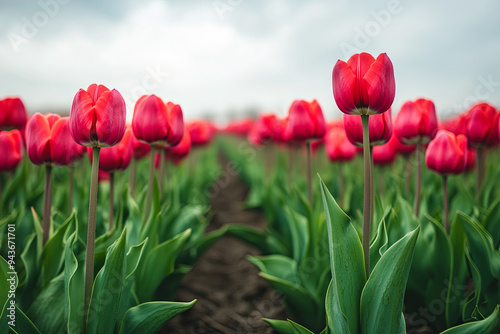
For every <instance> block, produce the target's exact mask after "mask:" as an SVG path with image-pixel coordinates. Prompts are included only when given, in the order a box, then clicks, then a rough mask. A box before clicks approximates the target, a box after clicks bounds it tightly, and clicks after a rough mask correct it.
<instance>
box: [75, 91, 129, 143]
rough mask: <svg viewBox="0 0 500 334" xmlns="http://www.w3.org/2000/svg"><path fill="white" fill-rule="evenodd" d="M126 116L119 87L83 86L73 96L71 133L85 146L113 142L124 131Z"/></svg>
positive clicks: (121, 135)
mask: <svg viewBox="0 0 500 334" xmlns="http://www.w3.org/2000/svg"><path fill="white" fill-rule="evenodd" d="M125 116H126V109H125V101H124V100H123V97H122V96H121V94H120V93H119V92H118V91H117V90H115V89H113V90H109V89H108V88H106V87H105V86H103V85H97V84H92V85H90V86H89V87H88V88H87V90H83V89H80V90H79V91H78V93H76V95H75V98H74V99H73V105H72V106H71V113H70V116H69V118H70V123H69V127H70V130H71V135H72V136H73V139H74V140H75V142H77V143H78V144H80V145H83V146H91V147H107V146H113V145H115V144H117V143H118V142H119V141H120V140H121V139H122V137H123V134H124V133H125Z"/></svg>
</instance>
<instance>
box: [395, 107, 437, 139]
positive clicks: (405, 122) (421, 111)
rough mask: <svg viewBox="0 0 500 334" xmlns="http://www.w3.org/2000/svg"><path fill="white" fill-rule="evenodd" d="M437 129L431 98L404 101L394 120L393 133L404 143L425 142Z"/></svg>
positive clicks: (434, 109)
mask: <svg viewBox="0 0 500 334" xmlns="http://www.w3.org/2000/svg"><path fill="white" fill-rule="evenodd" d="M437 131H438V122H437V116H436V108H435V107H434V102H432V101H431V100H426V99H418V100H415V101H408V102H406V103H405V104H403V106H402V107H401V110H400V111H399V113H398V115H397V116H396V120H395V121H394V133H395V135H396V137H397V138H398V140H399V141H400V142H401V143H403V144H405V145H413V144H427V143H429V142H430V141H431V140H432V138H434V136H435V135H436V132H437Z"/></svg>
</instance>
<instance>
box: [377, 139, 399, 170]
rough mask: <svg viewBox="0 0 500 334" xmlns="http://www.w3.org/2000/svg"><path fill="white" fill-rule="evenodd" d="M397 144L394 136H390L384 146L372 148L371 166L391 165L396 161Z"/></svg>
mask: <svg viewBox="0 0 500 334" xmlns="http://www.w3.org/2000/svg"><path fill="white" fill-rule="evenodd" d="M398 144H399V141H398V140H397V139H396V137H395V136H392V137H391V139H389V141H388V142H387V143H386V144H384V145H379V146H375V147H374V148H373V164H375V165H379V166H386V165H390V164H392V163H393V162H394V160H395V159H396V153H397V152H398V151H397V149H398V146H397V145H398Z"/></svg>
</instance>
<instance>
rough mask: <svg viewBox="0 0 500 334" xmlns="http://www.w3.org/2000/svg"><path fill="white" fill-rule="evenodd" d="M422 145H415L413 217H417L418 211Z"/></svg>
mask: <svg viewBox="0 0 500 334" xmlns="http://www.w3.org/2000/svg"><path fill="white" fill-rule="evenodd" d="M421 154H422V145H421V144H417V176H416V180H415V198H414V199H413V201H414V202H413V212H414V213H415V216H416V217H418V213H419V209H420V186H421V183H422V158H421V157H420V155H421Z"/></svg>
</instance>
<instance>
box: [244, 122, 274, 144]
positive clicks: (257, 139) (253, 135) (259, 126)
mask: <svg viewBox="0 0 500 334" xmlns="http://www.w3.org/2000/svg"><path fill="white" fill-rule="evenodd" d="M279 122H280V121H279V119H278V118H277V117H276V115H274V114H262V115H260V116H259V117H258V118H257V121H256V122H255V123H254V125H253V127H252V129H251V130H250V132H249V133H248V141H249V142H250V143H251V144H252V145H257V146H258V145H264V144H268V143H270V142H273V141H275V140H276V139H278V138H280V136H281V134H280V124H279Z"/></svg>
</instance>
